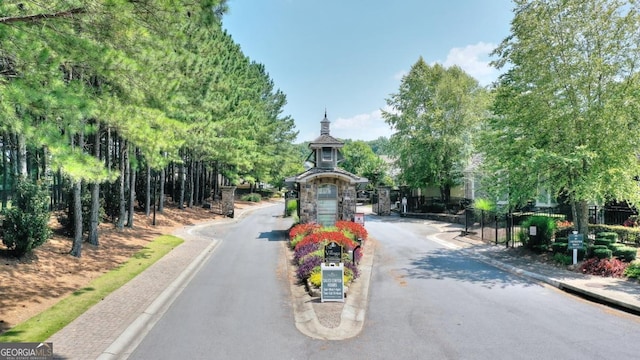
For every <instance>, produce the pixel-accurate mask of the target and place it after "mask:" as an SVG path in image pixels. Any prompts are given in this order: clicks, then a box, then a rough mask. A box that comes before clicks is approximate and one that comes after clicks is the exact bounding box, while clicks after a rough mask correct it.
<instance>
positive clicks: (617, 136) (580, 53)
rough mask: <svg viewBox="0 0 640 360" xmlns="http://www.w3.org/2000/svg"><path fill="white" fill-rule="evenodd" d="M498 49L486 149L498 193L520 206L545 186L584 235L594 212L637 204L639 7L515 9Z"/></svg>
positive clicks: (573, 4) (523, 4)
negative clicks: (613, 202)
mask: <svg viewBox="0 0 640 360" xmlns="http://www.w3.org/2000/svg"><path fill="white" fill-rule="evenodd" d="M515 4H516V7H515V17H514V19H513V21H512V25H511V34H510V36H508V37H507V38H506V39H505V40H504V41H503V42H502V43H501V44H500V46H499V47H498V48H497V49H496V51H495V54H496V55H498V56H499V60H498V61H497V62H496V63H495V65H496V66H497V67H498V68H503V67H504V68H506V69H508V70H507V71H506V73H505V74H504V75H502V76H501V77H500V79H499V87H498V89H497V95H496V101H495V106H494V112H495V114H496V117H494V118H493V119H492V120H491V121H489V122H488V123H487V125H486V129H485V132H484V135H483V136H482V139H481V141H480V142H479V143H478V146H479V148H480V149H481V151H482V153H483V156H484V166H483V167H484V169H485V174H487V176H489V177H490V179H491V180H492V181H489V183H493V184H496V186H495V187H494V189H493V193H494V194H496V196H497V195H505V194H508V196H509V201H510V202H511V203H512V204H515V205H517V204H521V203H523V202H524V201H526V200H527V199H531V198H535V195H536V193H537V191H538V190H539V189H540V188H542V189H544V190H548V191H550V192H553V193H554V194H555V195H557V196H563V197H565V198H567V199H568V200H569V202H570V204H571V205H572V208H573V209H574V214H575V215H576V216H575V220H576V221H577V225H578V228H579V231H580V232H581V233H585V234H586V233H587V231H588V227H587V224H588V205H589V203H590V202H598V203H601V202H603V201H605V200H607V199H617V200H627V201H630V202H631V203H636V204H637V203H638V201H639V200H640V194H639V192H638V183H637V180H636V178H637V176H638V174H640V165H639V163H638V157H637V156H638V151H639V149H640V141H639V138H638V136H636V135H635V134H637V133H638V130H639V127H640V122H638V115H637V114H638V110H639V109H640V108H639V106H640V104H639V99H640V97H639V96H638V95H639V94H640V87H639V85H640V76H639V74H638V69H640V42H639V41H638V39H640V5H639V3H638V2H637V1H618V0H591V1H581V0H546V1H525V0H517V1H516V2H515Z"/></svg>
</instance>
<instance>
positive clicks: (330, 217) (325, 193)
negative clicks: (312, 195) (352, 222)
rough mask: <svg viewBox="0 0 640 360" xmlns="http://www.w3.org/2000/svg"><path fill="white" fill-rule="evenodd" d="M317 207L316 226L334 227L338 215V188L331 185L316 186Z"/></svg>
mask: <svg viewBox="0 0 640 360" xmlns="http://www.w3.org/2000/svg"><path fill="white" fill-rule="evenodd" d="M317 206H318V213H317V214H318V215H317V217H318V218H317V221H318V224H320V225H323V226H334V225H335V224H336V214H337V213H338V187H337V186H336V185H333V184H322V185H320V186H318V201H317Z"/></svg>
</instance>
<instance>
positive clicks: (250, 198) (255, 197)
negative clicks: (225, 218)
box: [240, 193, 262, 202]
mask: <svg viewBox="0 0 640 360" xmlns="http://www.w3.org/2000/svg"><path fill="white" fill-rule="evenodd" d="M240 199H241V200H242V201H251V202H260V201H262V196H260V194H256V193H251V194H245V195H242V197H241V198H240Z"/></svg>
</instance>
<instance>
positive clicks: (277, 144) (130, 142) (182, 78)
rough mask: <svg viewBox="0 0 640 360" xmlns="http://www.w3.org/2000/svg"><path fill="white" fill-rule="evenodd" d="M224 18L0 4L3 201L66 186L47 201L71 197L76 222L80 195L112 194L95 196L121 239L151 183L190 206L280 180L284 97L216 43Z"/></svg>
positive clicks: (286, 149) (216, 3) (287, 137)
mask: <svg viewBox="0 0 640 360" xmlns="http://www.w3.org/2000/svg"><path fill="white" fill-rule="evenodd" d="M226 8H227V6H226V1H224V0H199V1H164V0H143V1H135V2H133V1H119V0H116V1H103V0H88V1H77V0H52V1H47V2H43V1H38V2H23V1H4V2H1V3H0V14H2V17H0V135H1V136H2V144H3V146H4V147H5V151H4V152H3V156H4V157H5V158H3V173H2V174H3V185H4V186H5V187H4V188H5V189H6V188H9V187H10V186H11V184H12V183H13V179H14V178H15V176H17V175H18V174H20V175H22V176H24V177H30V178H32V179H41V180H44V181H47V182H49V183H50V184H52V183H53V182H56V184H52V185H55V186H54V188H57V189H62V187H63V186H67V185H68V186H71V187H72V188H73V193H72V194H71V193H69V194H62V195H60V196H58V195H52V197H53V198H54V201H53V202H54V203H57V202H58V201H59V200H60V199H59V198H62V197H68V196H71V197H73V198H74V201H75V205H74V206H75V207H76V210H75V216H78V213H80V212H81V209H82V207H81V204H80V197H81V193H82V192H86V185H87V184H96V186H98V185H100V186H102V187H103V191H107V190H108V192H109V194H118V193H119V198H118V199H117V198H113V197H112V196H113V195H109V196H110V197H109V196H108V197H105V195H103V198H104V199H105V200H106V204H105V207H106V208H107V209H108V213H109V214H116V213H117V212H118V211H117V210H114V209H117V208H118V207H119V209H120V210H119V215H117V217H119V220H118V224H119V226H121V224H122V223H123V218H124V215H125V213H127V212H128V214H129V220H128V223H129V226H131V225H132V221H133V218H132V213H133V207H134V200H135V199H139V200H140V199H143V198H145V197H146V199H147V204H148V199H149V197H150V196H151V195H149V191H150V190H149V188H150V185H149V184H150V180H149V179H150V178H151V176H152V173H154V174H155V173H157V172H161V173H162V174H163V176H164V175H168V177H167V178H165V180H164V182H163V184H162V186H164V185H165V184H167V185H170V186H171V191H175V192H174V195H175V196H174V200H176V201H177V202H179V203H180V204H182V202H183V199H184V198H185V197H186V198H187V199H189V200H188V201H189V204H190V205H191V203H192V202H193V201H196V202H198V201H202V199H203V198H204V192H205V191H210V192H211V191H215V190H216V189H214V188H212V187H215V186H216V185H211V179H214V178H217V177H218V176H222V177H223V178H224V179H225V180H224V183H228V184H233V183H235V182H238V181H240V179H243V180H246V181H249V182H258V181H261V182H274V183H277V182H278V181H281V179H283V178H284V177H285V176H288V175H290V173H286V172H287V171H291V170H292V167H293V166H294V165H292V164H293V163H294V162H295V160H294V159H293V158H292V156H291V152H292V145H291V141H292V140H293V139H294V138H295V136H296V135H297V132H296V131H295V130H294V123H293V119H292V118H291V117H290V116H286V115H283V114H282V112H283V108H284V106H285V104H286V96H285V95H284V94H283V93H282V92H281V91H280V90H278V89H277V88H276V86H275V84H274V83H273V81H272V80H271V78H270V77H269V75H268V73H267V71H266V69H265V67H264V66H263V65H262V64H259V63H256V62H254V61H252V60H251V59H249V58H248V57H247V56H246V55H244V54H243V53H242V51H241V49H240V47H239V46H238V44H236V43H235V42H234V41H233V39H232V37H231V36H230V35H229V34H228V33H226V31H224V30H223V28H222V19H223V16H224V13H225V11H226ZM7 157H8V158H9V159H7ZM53 174H59V175H60V179H57V177H56V176H53ZM136 175H138V179H140V178H146V179H147V181H146V184H147V185H146V189H144V188H143V187H141V185H139V184H138V183H139V181H138V180H136ZM115 180H118V181H115ZM201 180H202V181H201ZM65 184H66V185H65ZM143 184H144V182H143ZM199 184H200V185H199ZM204 184H207V185H204ZM96 189H97V188H96ZM143 191H146V192H147V194H146V195H140V194H139V193H140V192H143ZM185 192H186V193H185ZM98 194H99V192H97V191H96V192H95V193H92V195H91V196H92V197H94V198H97V197H98V196H99V195H98ZM141 196H142V197H141ZM96 200H97V199H96ZM114 201H115V202H118V203H119V204H120V205H119V206H118V205H115V204H113V203H112V202H114ZM3 203H5V204H6V200H5V199H3ZM125 203H126V204H127V205H126V207H129V211H127V209H126V207H125V205H124V204H125ZM95 204H99V202H97V201H96V202H95ZM147 206H148V205H147ZM96 207H97V205H96ZM71 212H74V211H71ZM97 212H98V209H94V208H92V213H94V214H93V215H92V218H95V219H97ZM81 221H82V220H81V218H80V217H78V218H77V219H76V220H75V222H76V224H77V223H78V222H81ZM96 221H97V220H96ZM76 226H77V225H76ZM82 231H83V230H82V228H76V231H75V232H76V241H75V242H74V250H73V251H72V253H74V255H76V256H79V250H76V249H79V247H77V246H76V245H78V244H79V242H80V241H81V240H80V236H81V233H82ZM78 232H80V234H78Z"/></svg>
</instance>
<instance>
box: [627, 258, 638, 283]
mask: <svg viewBox="0 0 640 360" xmlns="http://www.w3.org/2000/svg"><path fill="white" fill-rule="evenodd" d="M624 275H625V276H626V277H630V278H633V279H640V262H637V261H634V262H632V263H631V264H629V266H627V268H626V269H625V270H624Z"/></svg>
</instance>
